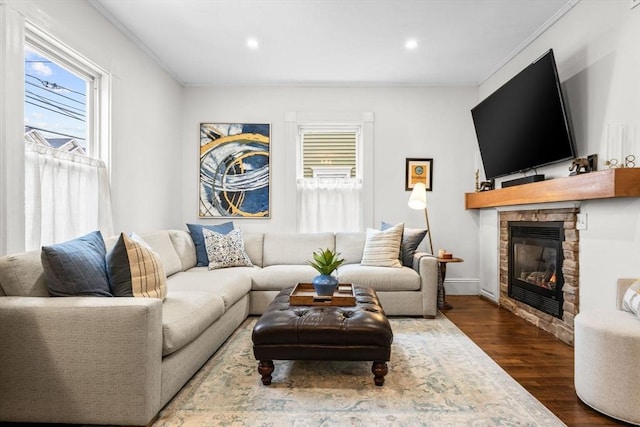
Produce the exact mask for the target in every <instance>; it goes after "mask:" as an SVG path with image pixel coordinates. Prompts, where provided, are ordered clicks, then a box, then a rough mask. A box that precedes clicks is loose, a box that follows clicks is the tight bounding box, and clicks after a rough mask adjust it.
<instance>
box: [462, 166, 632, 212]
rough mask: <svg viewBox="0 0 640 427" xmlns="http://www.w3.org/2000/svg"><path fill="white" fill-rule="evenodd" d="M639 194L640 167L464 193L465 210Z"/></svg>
mask: <svg viewBox="0 0 640 427" xmlns="http://www.w3.org/2000/svg"><path fill="white" fill-rule="evenodd" d="M613 197H640V168H621V169H608V170H604V171H597V172H591V173H585V174H580V175H575V176H568V177H565V178H556V179H550V180H548V181H541V182H533V183H531V184H523V185H516V186H513V187H507V188H500V189H496V190H490V191H482V192H479V193H465V209H480V208H490V207H498V206H513V205H526V204H530V203H551V202H567V201H578V200H592V199H609V198H613Z"/></svg>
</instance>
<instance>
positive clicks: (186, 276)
mask: <svg viewBox="0 0 640 427" xmlns="http://www.w3.org/2000/svg"><path fill="white" fill-rule="evenodd" d="M254 269H255V267H234V268H223V269H220V270H215V271H210V270H209V269H208V267H196V268H192V269H189V270H188V271H185V272H183V273H178V274H175V275H173V276H171V277H170V278H169V281H170V284H171V286H172V287H173V289H176V290H180V291H198V292H210V293H214V294H215V295H218V296H219V297H221V298H222V300H223V301H224V308H225V311H226V310H228V309H229V308H230V307H231V306H232V305H233V304H235V303H236V302H238V301H240V300H241V299H242V298H243V297H244V296H245V295H247V294H248V293H249V291H250V290H251V272H252V271H253V270H254Z"/></svg>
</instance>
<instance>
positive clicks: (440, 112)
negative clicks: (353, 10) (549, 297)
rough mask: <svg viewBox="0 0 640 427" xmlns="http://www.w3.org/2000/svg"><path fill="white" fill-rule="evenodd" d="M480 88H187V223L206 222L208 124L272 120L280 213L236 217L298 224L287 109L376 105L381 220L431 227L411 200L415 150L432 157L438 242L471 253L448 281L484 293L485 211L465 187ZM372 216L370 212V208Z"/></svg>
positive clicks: (267, 225) (263, 224)
mask: <svg viewBox="0 0 640 427" xmlns="http://www.w3.org/2000/svg"><path fill="white" fill-rule="evenodd" d="M477 99H478V95H477V88H426V87H410V88H408V87H407V88H405V87H403V88H381V87H371V88H322V87H316V88H293V87H257V88H240V87H235V88H204V87H195V88H193V87H192V88H185V90H184V99H183V105H184V116H183V118H184V119H183V147H184V152H183V156H184V157H183V169H184V178H183V189H182V190H183V197H184V209H183V220H184V222H202V223H206V222H213V223H215V222H220V221H216V220H211V219H209V220H202V219H200V220H198V218H197V196H198V194H197V192H198V188H197V183H198V139H199V128H198V126H199V123H200V122H222V123H226V122H232V123H235V122H246V123H252V122H254V123H265V122H267V123H271V127H272V147H271V150H272V151H271V156H272V158H271V174H272V175H271V193H272V194H271V219H242V218H241V219H235V221H234V222H235V223H236V224H238V225H240V226H241V227H243V228H246V229H253V230H265V231H295V228H296V210H295V209H296V200H295V161H296V160H295V159H296V147H295V145H293V144H290V141H287V138H286V137H285V126H286V124H285V114H286V113H287V112H318V113H327V112H329V113H335V112H339V111H343V112H351V113H352V112H373V115H374V141H373V145H374V153H373V155H374V160H373V161H374V191H373V193H374V196H373V198H374V201H373V215H372V218H373V223H372V224H366V226H368V227H372V226H375V227H376V228H377V227H379V226H380V221H383V220H384V221H389V222H401V221H402V222H405V223H406V224H407V226H409V227H413V228H423V227H424V226H425V220H424V213H423V212H422V211H414V210H411V209H409V208H408V207H407V201H408V198H409V192H407V191H405V189H404V186H405V183H404V174H405V159H406V158H407V157H418V158H433V159H434V177H433V192H431V193H429V194H428V196H427V198H428V203H429V220H430V224H431V228H432V236H433V241H434V242H433V243H434V249H435V250H437V248H445V249H448V250H449V251H452V252H454V253H455V254H456V255H458V256H460V257H462V258H464V259H465V262H464V263H462V264H456V265H455V266H451V268H450V269H449V271H448V275H447V278H448V282H450V283H451V285H450V288H451V292H455V291H456V290H455V289H454V288H456V287H462V288H465V289H468V288H471V291H470V292H471V293H477V276H478V273H477V272H478V263H477V247H478V237H477V234H478V233H477V223H476V222H477V214H474V213H471V212H468V211H465V210H464V193H465V192H470V191H473V188H474V153H475V152H476V151H477V150H476V141H475V133H474V130H473V123H472V121H471V114H470V109H471V108H472V107H473V106H474V105H475V104H476V103H477ZM365 216H367V215H365Z"/></svg>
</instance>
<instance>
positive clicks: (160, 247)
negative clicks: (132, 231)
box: [139, 230, 182, 276]
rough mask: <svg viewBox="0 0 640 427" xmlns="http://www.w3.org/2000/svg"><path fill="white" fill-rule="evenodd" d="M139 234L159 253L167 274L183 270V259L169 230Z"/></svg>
mask: <svg viewBox="0 0 640 427" xmlns="http://www.w3.org/2000/svg"><path fill="white" fill-rule="evenodd" d="M139 236H140V237H141V238H142V239H143V240H144V241H145V242H146V243H147V244H148V245H149V246H150V247H151V249H153V250H154V251H155V253H157V254H158V256H159V257H160V259H161V260H162V266H163V267H164V272H165V274H166V275H167V276H171V275H172V274H175V273H177V272H178V271H182V261H181V260H180V256H179V255H178V252H176V248H175V246H173V242H172V241H171V237H170V236H169V230H158V231H151V232H148V233H139Z"/></svg>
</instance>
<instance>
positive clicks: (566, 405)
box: [444, 295, 630, 427]
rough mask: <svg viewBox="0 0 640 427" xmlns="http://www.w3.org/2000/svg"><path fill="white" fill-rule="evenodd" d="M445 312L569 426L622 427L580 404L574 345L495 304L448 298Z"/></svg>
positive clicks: (479, 299)
mask: <svg viewBox="0 0 640 427" xmlns="http://www.w3.org/2000/svg"><path fill="white" fill-rule="evenodd" d="M447 302H448V303H450V304H451V305H452V306H453V307H454V308H453V310H448V311H444V314H445V315H446V316H447V317H448V318H449V319H450V320H451V321H452V322H453V323H455V324H456V326H458V328H459V329H460V330H462V331H463V332H464V333H465V334H466V335H467V336H468V337H469V338H471V340H472V341H473V342H475V343H476V345H478V346H479V347H480V348H482V350H484V352H485V353H487V354H488V355H489V356H490V357H491V358H492V359H493V360H495V361H496V363H498V364H499V365H500V366H501V367H502V369H504V370H505V371H507V372H508V373H509V375H511V376H512V377H513V378H514V379H515V380H516V381H518V382H519V383H520V384H521V385H522V386H523V387H524V388H525V389H527V391H528V392H529V393H531V394H532V395H533V396H535V397H536V399H538V400H539V401H540V402H542V403H543V404H544V405H545V406H546V407H547V408H549V409H550V410H551V411H552V412H553V413H554V414H555V415H556V416H557V417H558V418H560V419H561V420H562V421H563V422H564V423H565V424H567V425H568V426H579V427H587V426H620V425H622V426H625V425H630V424H626V423H622V422H619V421H616V420H613V419H612V418H609V417H607V416H605V415H602V414H600V413H598V412H596V411H594V410H593V409H591V408H589V407H588V406H587V405H585V404H584V403H582V402H581V401H580V399H578V397H577V396H576V393H575V389H574V386H573V347H571V346H569V345H567V344H565V343H563V342H562V341H560V340H559V339H557V338H556V337H554V336H553V335H551V334H549V333H547V332H545V331H543V330H541V329H538V328H537V327H535V326H533V325H532V324H530V323H529V322H527V321H526V320H523V319H521V318H519V317H517V316H516V315H514V314H513V313H511V312H509V311H508V310H506V309H503V308H499V307H498V306H497V305H496V304H495V303H493V302H491V301H489V300H487V299H485V298H482V297H479V296H469V295H447Z"/></svg>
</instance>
